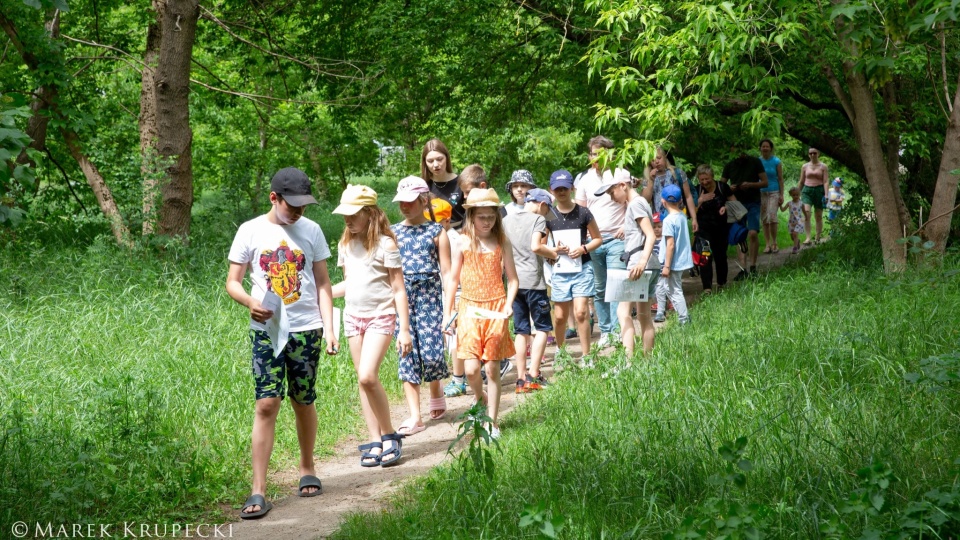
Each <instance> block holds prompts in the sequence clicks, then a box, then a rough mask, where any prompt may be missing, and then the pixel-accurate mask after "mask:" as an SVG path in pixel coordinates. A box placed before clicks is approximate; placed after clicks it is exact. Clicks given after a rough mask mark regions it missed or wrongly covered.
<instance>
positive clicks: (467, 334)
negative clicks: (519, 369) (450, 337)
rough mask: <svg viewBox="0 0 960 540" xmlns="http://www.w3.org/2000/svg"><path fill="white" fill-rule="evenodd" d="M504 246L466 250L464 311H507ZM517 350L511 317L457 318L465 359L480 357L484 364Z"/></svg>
mask: <svg viewBox="0 0 960 540" xmlns="http://www.w3.org/2000/svg"><path fill="white" fill-rule="evenodd" d="M500 250H501V248H500V246H497V249H496V250H494V251H488V252H486V253H479V252H477V251H473V250H469V249H468V250H464V251H463V266H462V267H461V270H460V286H461V288H462V292H461V294H460V306H459V308H458V309H459V310H460V313H466V311H465V309H466V306H476V307H479V308H483V309H489V310H491V311H503V310H504V308H505V307H506V305H507V294H506V291H505V290H504V288H503V279H501V277H500V276H502V275H503V256H502V253H501V251H500ZM515 353H516V350H515V349H514V347H513V340H511V339H510V327H509V323H508V320H507V319H472V318H466V317H463V318H458V320H457V356H458V357H460V358H463V359H464V360H466V359H470V358H478V359H480V362H481V363H486V362H489V361H491V360H503V359H504V358H510V357H512V356H513V355H514V354H515Z"/></svg>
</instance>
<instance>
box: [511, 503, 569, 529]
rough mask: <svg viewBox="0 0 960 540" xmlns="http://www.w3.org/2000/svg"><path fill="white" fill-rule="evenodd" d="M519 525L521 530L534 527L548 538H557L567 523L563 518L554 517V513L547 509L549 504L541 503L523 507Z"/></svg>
mask: <svg viewBox="0 0 960 540" xmlns="http://www.w3.org/2000/svg"><path fill="white" fill-rule="evenodd" d="M519 525H520V528H521V529H526V528H529V527H534V528H536V530H537V531H539V532H540V534H541V535H543V536H545V537H547V538H557V535H559V534H560V531H562V530H563V527H564V525H565V523H564V517H563V516H560V515H558V516H554V515H553V511H552V510H550V509H549V508H547V504H546V503H543V502H541V503H539V504H537V505H527V506H524V507H523V512H522V513H521V514H520V523H519Z"/></svg>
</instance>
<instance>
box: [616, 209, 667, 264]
mask: <svg viewBox="0 0 960 540" xmlns="http://www.w3.org/2000/svg"><path fill="white" fill-rule="evenodd" d="M641 218H647V219H649V220H651V221H652V220H653V211H652V210H651V209H650V203H648V202H647V200H646V199H644V198H643V197H634V198H633V200H632V201H630V202H629V203H628V204H627V215H626V218H625V220H624V224H623V249H624V251H625V252H629V251H633V250H636V251H635V252H634V253H633V254H632V255H630V261H629V262H628V263H627V268H633V267H634V266H636V265H638V264H640V258H641V257H642V256H643V244H644V242H646V237H645V236H644V234H643V231H642V230H641V229H640V225H639V224H638V223H637V220H638V219H641ZM654 242H656V239H654ZM659 269H660V261H659V260H658V259H657V257H655V256H653V254H652V253H651V255H650V259H649V260H648V261H647V267H646V270H659Z"/></svg>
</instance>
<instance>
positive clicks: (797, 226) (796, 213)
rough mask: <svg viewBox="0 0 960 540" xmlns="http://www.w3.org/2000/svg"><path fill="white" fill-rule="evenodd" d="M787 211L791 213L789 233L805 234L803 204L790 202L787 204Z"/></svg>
mask: <svg viewBox="0 0 960 540" xmlns="http://www.w3.org/2000/svg"><path fill="white" fill-rule="evenodd" d="M787 210H789V211H790V223H789V232H795V233H798V234H803V233H804V227H803V203H802V202H800V201H796V202H794V201H789V202H787Z"/></svg>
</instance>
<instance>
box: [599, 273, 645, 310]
mask: <svg viewBox="0 0 960 540" xmlns="http://www.w3.org/2000/svg"><path fill="white" fill-rule="evenodd" d="M652 277H653V271H652V270H647V271H646V272H644V273H643V275H641V276H640V279H638V280H636V281H630V272H629V271H628V270H624V269H621V268H608V269H607V292H606V295H605V296H604V301H605V302H648V301H649V300H650V299H649V298H648V295H647V293H648V292H649V291H650V279H651V278H652Z"/></svg>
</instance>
